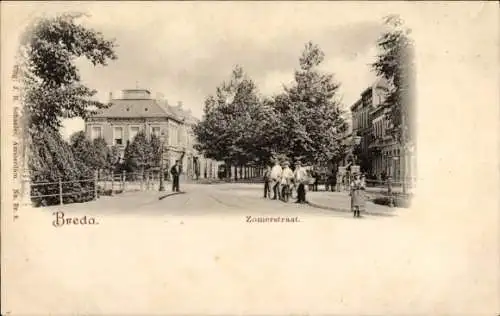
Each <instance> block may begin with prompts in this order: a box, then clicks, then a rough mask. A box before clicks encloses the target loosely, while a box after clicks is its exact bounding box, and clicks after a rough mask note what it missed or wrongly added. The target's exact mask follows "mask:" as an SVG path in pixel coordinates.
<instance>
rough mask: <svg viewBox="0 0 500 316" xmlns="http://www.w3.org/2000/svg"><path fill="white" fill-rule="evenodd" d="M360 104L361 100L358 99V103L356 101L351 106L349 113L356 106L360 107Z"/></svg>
mask: <svg viewBox="0 0 500 316" xmlns="http://www.w3.org/2000/svg"><path fill="white" fill-rule="evenodd" d="M361 102H362V100H361V99H359V100H358V101H356V102H355V103H354V104H353V105H352V106H351V111H352V110H354V109H355V108H356V107H357V106H358V105H360V104H361Z"/></svg>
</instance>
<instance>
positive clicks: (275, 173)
mask: <svg viewBox="0 0 500 316" xmlns="http://www.w3.org/2000/svg"><path fill="white" fill-rule="evenodd" d="M282 172H283V169H282V168H281V166H280V162H279V160H278V159H274V166H273V168H272V169H271V188H272V190H273V200H276V199H277V197H279V196H280V190H279V184H280V180H281V173H282Z"/></svg>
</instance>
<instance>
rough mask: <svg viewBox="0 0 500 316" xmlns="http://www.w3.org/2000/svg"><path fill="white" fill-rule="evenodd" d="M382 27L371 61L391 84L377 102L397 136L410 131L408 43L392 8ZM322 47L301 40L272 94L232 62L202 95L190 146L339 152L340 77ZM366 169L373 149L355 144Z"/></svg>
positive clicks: (326, 157) (235, 161)
mask: <svg viewBox="0 0 500 316" xmlns="http://www.w3.org/2000/svg"><path fill="white" fill-rule="evenodd" d="M385 24H386V26H388V27H389V28H388V29H387V31H386V32H384V33H383V34H382V35H381V37H380V38H379V40H378V42H377V44H378V47H379V55H378V56H377V60H376V62H375V63H374V64H373V65H372V69H373V70H374V71H375V72H376V74H377V75H378V76H381V77H384V78H385V79H387V81H388V82H389V84H390V91H389V95H388V97H387V99H386V101H385V103H384V105H383V106H385V107H387V108H388V109H389V111H387V113H388V114H387V119H388V120H389V121H390V123H391V124H390V125H391V126H392V128H391V133H392V134H393V135H394V138H395V139H396V140H397V141H400V142H402V143H405V144H406V142H408V140H409V139H411V138H412V137H413V132H412V131H413V129H412V127H413V121H412V120H410V118H412V117H413V115H412V114H413V112H412V111H413V108H412V107H411V104H412V101H413V99H412V97H411V94H410V92H411V91H412V90H411V86H412V85H413V82H412V80H413V79H412V76H413V74H414V72H413V71H414V70H413V59H412V58H413V55H412V49H413V43H412V42H411V40H410V39H409V36H408V35H409V30H408V29H407V28H405V27H404V25H403V22H402V20H401V19H400V18H399V17H397V16H389V17H387V18H386V19H385ZM324 57H325V55H324V53H323V51H322V50H321V49H320V48H319V46H318V45H315V44H313V43H311V42H309V43H307V44H306V45H305V48H304V51H303V52H302V55H301V56H300V58H299V66H300V67H299V69H298V70H296V71H295V82H294V83H293V84H292V85H291V86H284V87H283V91H282V92H281V93H278V94H276V95H274V96H267V97H266V96H262V95H259V93H258V89H257V87H256V85H255V83H254V81H253V80H252V79H251V78H249V77H248V75H246V74H245V72H244V70H243V69H242V68H241V67H240V66H236V67H235V68H234V70H233V72H232V74H231V78H230V79H229V81H227V82H222V83H221V84H220V85H219V86H218V87H217V88H216V91H215V93H214V94H213V95H209V96H208V97H207V98H206V100H205V107H204V116H203V119H202V120H201V122H200V123H199V124H198V125H197V126H196V127H195V134H196V136H197V139H198V144H197V149H198V150H199V151H201V152H203V153H204V154H205V155H206V156H207V157H209V158H213V159H216V160H220V161H225V162H226V164H227V165H231V166H233V165H236V166H237V165H245V164H249V163H250V164H258V165H264V164H267V163H269V162H270V160H271V158H272V157H276V158H278V159H288V160H291V161H293V160H296V159H301V160H302V161H303V162H304V163H306V164H315V165H317V164H327V163H333V164H334V165H335V164H336V163H338V162H339V161H340V160H342V159H344V158H345V156H346V153H347V149H348V146H349V145H348V144H345V142H344V141H343V138H344V137H345V136H346V135H345V131H346V128H347V124H346V122H345V121H344V119H343V115H342V108H343V107H342V105H341V103H340V101H339V99H340V98H339V97H338V88H339V86H340V84H339V83H338V82H336V81H335V80H334V79H333V78H334V75H333V74H332V73H327V72H323V71H321V70H320V65H321V63H322V62H323V60H324ZM356 152H357V153H358V155H359V157H360V158H362V159H360V160H361V161H357V163H362V166H363V169H364V171H365V172H370V169H371V161H372V157H369V155H368V156H367V155H366V152H364V153H361V152H360V151H359V150H358V151H356Z"/></svg>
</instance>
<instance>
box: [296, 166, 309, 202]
mask: <svg viewBox="0 0 500 316" xmlns="http://www.w3.org/2000/svg"><path fill="white" fill-rule="evenodd" d="M294 175H295V183H297V184H298V187H297V202H296V203H306V188H305V184H306V182H307V181H308V176H307V171H306V170H305V169H304V168H302V164H301V163H300V161H297V162H296V163H295V172H294Z"/></svg>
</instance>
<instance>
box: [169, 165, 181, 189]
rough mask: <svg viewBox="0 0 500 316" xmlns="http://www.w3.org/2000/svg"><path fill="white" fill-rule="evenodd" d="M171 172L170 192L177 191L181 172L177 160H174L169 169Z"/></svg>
mask: <svg viewBox="0 0 500 316" xmlns="http://www.w3.org/2000/svg"><path fill="white" fill-rule="evenodd" d="M170 173H171V174H172V192H179V176H180V174H181V166H180V162H179V160H176V161H175V165H174V166H173V167H172V168H171V169H170Z"/></svg>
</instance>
